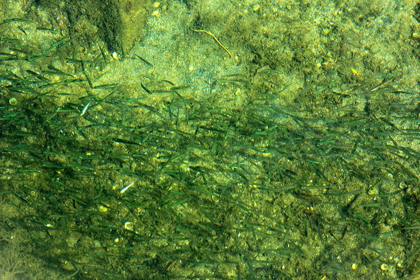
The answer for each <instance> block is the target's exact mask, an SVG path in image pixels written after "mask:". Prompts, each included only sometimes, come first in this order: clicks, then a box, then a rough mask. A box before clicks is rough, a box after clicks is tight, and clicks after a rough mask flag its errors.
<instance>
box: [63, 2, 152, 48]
mask: <svg viewBox="0 0 420 280" xmlns="http://www.w3.org/2000/svg"><path fill="white" fill-rule="evenodd" d="M149 3H150V1H149V0H86V1H72V2H70V3H68V4H67V5H66V10H67V13H68V15H69V20H70V22H71V23H72V28H73V31H74V32H76V33H77V34H79V35H81V36H82V37H83V38H84V39H85V40H87V41H91V42H92V43H93V42H96V41H97V39H98V38H99V39H102V40H104V41H105V43H106V45H107V46H108V49H109V50H110V51H117V52H127V51H129V50H130V49H131V47H132V46H133V44H134V42H135V41H136V40H137V39H139V38H141V36H142V35H143V30H144V24H145V21H146V15H147V6H150V5H148V4H149ZM92 26H95V27H96V32H92V31H93V30H94V28H91V27H92Z"/></svg>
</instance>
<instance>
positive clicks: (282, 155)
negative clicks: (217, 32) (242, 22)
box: [0, 19, 420, 279]
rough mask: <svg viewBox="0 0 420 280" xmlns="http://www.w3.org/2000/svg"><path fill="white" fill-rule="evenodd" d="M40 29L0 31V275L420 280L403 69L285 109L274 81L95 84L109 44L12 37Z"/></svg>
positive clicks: (326, 89)
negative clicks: (195, 85)
mask: <svg viewBox="0 0 420 280" xmlns="http://www.w3.org/2000/svg"><path fill="white" fill-rule="evenodd" d="M30 28H35V29H37V32H40V33H48V34H50V33H53V32H52V31H51V30H45V29H43V28H42V27H41V26H38V25H37V23H36V22H31V21H29V20H26V19H8V20H4V21H3V22H2V23H0V42H1V45H0V92H1V95H0V158H1V162H0V184H1V189H0V209H1V217H0V220H1V223H0V236H2V239H1V240H0V250H1V251H2V252H9V253H8V254H5V253H2V256H1V257H0V271H1V273H0V276H1V277H4V278H5V279H7V277H14V276H15V277H16V279H42V277H44V276H47V278H58V277H63V278H68V279H97V278H100V277H102V278H105V279H171V278H177V279H183V278H188V279H191V278H192V279H198V278H200V279H233V278H235V279H321V278H322V277H326V278H331V279H345V278H349V277H350V278H351V279H360V278H361V277H363V276H366V275H370V276H372V277H373V278H374V279H379V278H381V277H397V278H404V277H411V276H415V275H418V274H419V273H420V262H419V256H420V247H419V244H418V240H419V229H420V221H419V213H420V212H419V211H420V209H419V205H420V204H419V199H420V189H419V185H420V149H419V141H420V103H419V100H420V92H419V91H418V88H417V89H405V88H399V87H398V86H397V84H398V83H397V81H398V80H400V79H404V73H401V72H398V71H397V70H396V71H394V72H393V71H390V72H389V73H386V74H377V75H376V74H375V75H374V76H375V77H374V78H375V79H374V80H373V81H372V83H371V84H369V85H367V84H363V83H356V85H355V86H353V87H346V88H345V89H343V86H341V85H337V81H336V80H335V79H334V78H331V79H330V80H328V81H327V82H325V83H324V84H307V85H306V86H305V87H304V88H302V89H301V90H300V92H299V94H298V95H297V96H296V98H295V99H294V102H293V103H286V102H283V101H282V100H279V98H278V94H279V93H282V92H285V91H287V88H288V85H286V86H281V87H280V86H278V85H277V84H276V83H275V81H276V80H277V79H278V75H279V73H278V72H277V71H276V70H271V68H270V67H266V68H260V69H258V71H254V72H252V73H251V74H249V73H247V74H246V73H238V74H232V75H224V76H223V77H219V78H217V79H214V80H213V81H212V82H211V83H209V88H210V90H209V94H203V95H201V96H195V95H194V94H191V92H190V91H189V90H190V85H184V84H176V83H175V82H172V81H170V80H163V79H160V80H159V79H156V77H155V76H153V75H151V74H148V72H147V71H145V73H144V75H143V76H142V77H141V80H140V81H139V83H140V85H141V87H140V88H135V89H134V88H133V86H132V85H129V84H125V83H124V82H103V81H104V77H105V76H106V74H107V71H108V69H109V67H110V65H112V64H113V63H115V61H113V60H112V57H111V56H110V55H109V54H108V52H107V51H106V49H105V48H103V47H98V48H96V49H93V50H88V51H87V50H86V49H85V46H83V47H82V46H81V44H80V42H79V41H78V38H77V37H72V36H63V34H56V33H54V35H48V36H45V38H43V40H41V41H39V42H33V41H30V40H28V41H25V40H21V39H18V38H19V37H17V36H15V34H16V33H17V32H20V33H24V32H25V31H24V30H25V29H30ZM22 30H23V31H22ZM197 30H198V29H197ZM197 30H195V31H197ZM200 30H201V29H200ZM196 33H197V32H196ZM210 34H212V33H210ZM195 35H202V34H195ZM216 47H217V46H216ZM223 49H225V47H224V46H223ZM222 51H223V50H222ZM229 55H230V53H229ZM124 59H131V60H136V61H138V62H139V63H142V64H145V65H146V66H150V64H151V63H150V62H148V61H147V60H145V59H143V58H141V57H139V56H137V57H125V58H124ZM357 74H358V73H355V75H356V76H357ZM267 88H270V92H269V93H267V92H268V90H267ZM273 88H274V90H273ZM264 90H265V91H264ZM263 91H264V92H265V93H267V94H262V92H263ZM320 108H321V109H320ZM320 112H322V113H320ZM41 275H42V276H41ZM2 279H3V278H2Z"/></svg>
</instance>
